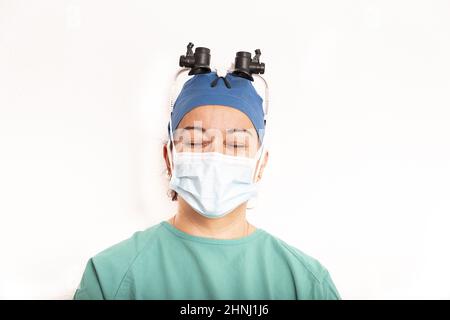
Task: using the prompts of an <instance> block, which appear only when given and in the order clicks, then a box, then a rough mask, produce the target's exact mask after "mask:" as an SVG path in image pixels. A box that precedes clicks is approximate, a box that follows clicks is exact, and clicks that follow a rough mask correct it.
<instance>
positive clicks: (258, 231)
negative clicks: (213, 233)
mask: <svg viewBox="0 0 450 320" xmlns="http://www.w3.org/2000/svg"><path fill="white" fill-rule="evenodd" d="M161 225H162V226H164V227H165V228H166V229H167V230H169V231H170V232H172V233H173V234H175V235H176V236H178V237H180V238H183V239H186V240H191V241H196V242H200V243H208V244H226V245H228V244H229V245H233V244H241V243H246V242H249V241H251V240H253V239H256V238H257V237H258V236H259V235H261V234H262V233H263V232H264V230H263V229H260V228H256V229H255V230H254V231H253V232H252V233H250V234H249V235H247V236H244V237H241V238H236V239H215V238H209V237H200V236H194V235H192V234H189V233H186V232H184V231H181V230H180V229H177V228H175V227H174V226H173V225H172V224H170V223H169V222H167V221H165V220H163V221H162V222H161Z"/></svg>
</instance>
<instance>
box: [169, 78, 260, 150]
mask: <svg viewBox="0 0 450 320" xmlns="http://www.w3.org/2000/svg"><path fill="white" fill-rule="evenodd" d="M262 102H263V99H262V98H261V96H260V95H259V94H258V93H257V92H256V90H255V88H254V87H253V84H252V82H251V81H250V80H247V79H245V78H242V77H239V76H236V75H234V74H232V73H227V74H226V76H225V77H219V76H218V75H217V73H216V72H215V71H213V72H210V73H203V74H196V75H194V76H193V77H192V78H190V79H189V80H188V81H186V83H185V84H184V85H183V88H182V89H181V92H180V94H179V95H178V97H177V99H176V101H175V103H174V106H173V110H172V113H171V115H170V116H171V120H172V126H173V130H175V129H176V128H177V127H178V124H179V123H180V121H181V119H182V118H183V117H184V115H185V114H186V113H188V112H189V111H191V110H192V109H194V108H195V107H199V106H203V105H222V106H228V107H232V108H235V109H238V110H240V111H242V112H243V113H245V114H246V115H247V116H248V117H249V119H250V120H251V121H252V123H253V126H254V127H255V129H256V132H257V133H258V137H259V140H260V141H261V142H262V141H263V136H264V129H265V120H264V109H263V106H262ZM169 130H170V128H169ZM169 135H170V131H169Z"/></svg>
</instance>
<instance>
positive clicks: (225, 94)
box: [74, 72, 340, 299]
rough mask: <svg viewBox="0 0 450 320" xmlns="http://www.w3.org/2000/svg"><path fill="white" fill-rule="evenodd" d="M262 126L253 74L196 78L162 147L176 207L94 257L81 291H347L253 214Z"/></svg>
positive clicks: (239, 294) (144, 294) (103, 295)
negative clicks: (260, 225) (255, 221)
mask: <svg viewBox="0 0 450 320" xmlns="http://www.w3.org/2000/svg"><path fill="white" fill-rule="evenodd" d="M265 126H266V123H265V120H264V112H263V108H262V98H261V97H260V96H259V95H258V93H257V92H256V90H255V89H254V87H253V85H252V83H251V82H250V81H249V80H247V79H244V78H241V77H237V76H234V75H233V74H230V73H228V74H227V75H226V76H225V77H219V76H218V75H217V74H216V73H214V72H211V73H206V74H197V75H195V76H193V77H192V78H191V79H189V80H188V81H187V82H186V83H185V84H184V86H183V89H182V90H181V92H180V94H179V96H178V98H177V100H176V102H175V104H174V107H173V110H172V112H171V116H170V119H169V123H168V142H167V144H165V145H164V147H163V157H164V159H165V163H166V166H167V175H168V178H169V196H170V198H171V199H172V200H173V201H177V202H178V210H177V212H176V213H175V214H174V215H173V216H172V217H170V219H168V220H164V221H161V222H160V223H158V224H156V225H153V226H151V227H149V228H148V229H146V230H144V231H139V232H136V233H135V234H134V235H133V236H132V237H130V238H129V239H127V240H124V241H122V242H120V243H118V244H116V245H114V246H112V247H110V248H108V249H106V250H104V251H102V252H100V253H98V254H97V255H95V256H94V257H92V258H91V259H89V262H88V264H87V266H86V269H85V272H84V274H83V277H82V280H81V283H80V286H79V288H78V289H77V291H76V292H75V296H74V299H340V295H339V293H338V291H337V289H336V287H335V285H334V283H333V281H332V279H331V276H330V273H329V272H328V270H327V269H326V268H325V267H324V266H322V265H321V264H320V262H319V261H317V260H316V259H314V258H312V257H310V256H308V255H306V254H305V253H303V252H302V251H300V250H299V249H297V248H295V247H293V246H291V245H289V244H287V243H286V242H284V241H282V240H281V239H279V238H277V237H275V236H273V235H271V234H270V233H268V232H267V231H265V230H263V229H261V228H257V227H255V226H254V225H252V224H250V223H249V222H248V221H247V218H246V209H247V206H248V204H249V202H251V201H253V200H254V199H255V197H256V196H257V193H258V185H259V181H260V180H261V179H262V176H263V172H264V168H265V167H266V164H267V161H268V152H267V150H266V149H265V145H264V134H265Z"/></svg>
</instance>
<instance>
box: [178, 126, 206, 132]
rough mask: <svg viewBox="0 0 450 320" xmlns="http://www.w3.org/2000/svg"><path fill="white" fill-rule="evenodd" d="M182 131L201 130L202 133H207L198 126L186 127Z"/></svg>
mask: <svg viewBox="0 0 450 320" xmlns="http://www.w3.org/2000/svg"><path fill="white" fill-rule="evenodd" d="M181 129H184V130H200V131H202V132H205V131H206V130H205V128H203V127H198V126H186V127H183V128H181Z"/></svg>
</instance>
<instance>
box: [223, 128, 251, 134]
mask: <svg viewBox="0 0 450 320" xmlns="http://www.w3.org/2000/svg"><path fill="white" fill-rule="evenodd" d="M234 132H246V133H248V134H250V135H253V133H252V132H251V131H250V130H249V129H245V128H232V129H227V133H234Z"/></svg>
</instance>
